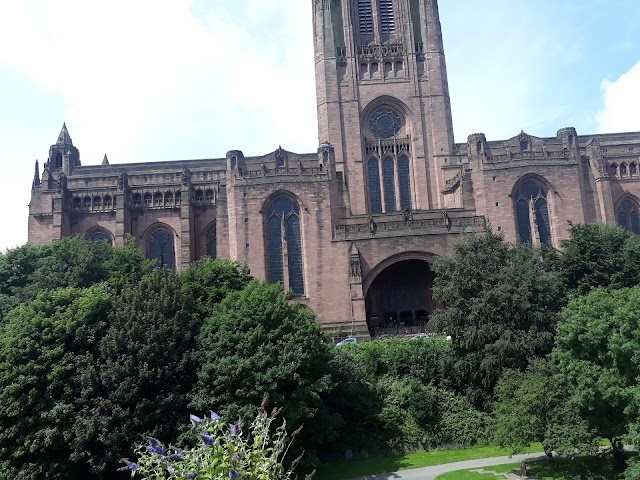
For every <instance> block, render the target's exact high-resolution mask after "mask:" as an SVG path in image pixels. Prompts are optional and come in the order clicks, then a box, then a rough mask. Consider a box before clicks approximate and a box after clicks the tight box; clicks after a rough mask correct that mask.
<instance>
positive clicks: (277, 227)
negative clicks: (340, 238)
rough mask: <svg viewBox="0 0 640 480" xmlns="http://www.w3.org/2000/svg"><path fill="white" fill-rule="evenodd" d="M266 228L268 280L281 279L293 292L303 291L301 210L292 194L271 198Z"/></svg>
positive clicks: (273, 281)
mask: <svg viewBox="0 0 640 480" xmlns="http://www.w3.org/2000/svg"><path fill="white" fill-rule="evenodd" d="M266 231H267V239H266V240H267V269H268V271H267V277H268V279H269V282H270V283H281V284H283V285H284V287H285V288H288V289H291V290H293V292H294V293H295V294H296V295H304V271H303V263H302V236H301V228H300V212H299V209H298V205H297V204H296V203H295V202H294V201H293V200H292V199H291V198H289V197H287V196H280V197H278V198H277V199H276V200H275V201H274V202H273V204H272V206H271V209H270V210H269V213H268V215H267V228H266ZM285 264H286V265H285ZM285 271H286V273H287V276H286V278H285Z"/></svg>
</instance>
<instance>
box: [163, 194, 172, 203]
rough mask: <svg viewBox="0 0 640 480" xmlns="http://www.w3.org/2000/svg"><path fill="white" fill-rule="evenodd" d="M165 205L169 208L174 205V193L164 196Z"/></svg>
mask: <svg viewBox="0 0 640 480" xmlns="http://www.w3.org/2000/svg"><path fill="white" fill-rule="evenodd" d="M164 204H165V205H167V206H171V205H173V193H171V192H167V193H165V195H164Z"/></svg>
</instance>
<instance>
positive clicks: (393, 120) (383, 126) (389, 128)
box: [369, 107, 402, 140]
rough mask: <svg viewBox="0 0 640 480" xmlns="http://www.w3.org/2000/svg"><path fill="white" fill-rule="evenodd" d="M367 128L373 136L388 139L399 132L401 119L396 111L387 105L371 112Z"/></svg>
mask: <svg viewBox="0 0 640 480" xmlns="http://www.w3.org/2000/svg"><path fill="white" fill-rule="evenodd" d="M369 128H370V129H371V133H373V136H374V137H375V138H379V139H381V140H388V139H390V138H393V137H395V136H397V135H398V133H400V130H401V128H402V119H401V117H400V114H399V113H398V112H396V111H395V110H393V109H391V108H389V107H382V108H378V109H377V110H376V111H374V112H373V114H371V118H370V119H369Z"/></svg>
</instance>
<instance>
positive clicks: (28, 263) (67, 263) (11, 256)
mask: <svg viewBox="0 0 640 480" xmlns="http://www.w3.org/2000/svg"><path fill="white" fill-rule="evenodd" d="M148 265H149V264H148V262H145V261H144V260H143V257H142V255H141V253H140V250H139V249H138V248H137V247H136V246H135V242H134V240H133V238H131V237H129V238H128V239H127V241H126V243H125V246H124V247H122V248H114V247H112V246H111V245H109V244H108V243H107V242H105V241H91V240H86V239H84V238H82V237H65V238H63V239H62V240H58V241H55V242H53V243H51V244H48V245H37V246H34V245H23V246H21V247H18V248H15V249H12V250H9V251H8V252H7V253H6V254H5V255H1V256H0V315H4V314H6V313H7V312H8V311H9V310H11V309H12V308H14V307H15V306H17V305H19V304H20V303H22V302H26V301H30V300H33V299H34V298H36V296H37V295H38V294H39V293H40V292H43V291H46V290H55V289H57V288H67V287H72V288H86V287H89V286H91V285H95V284H97V283H100V282H104V281H107V282H109V284H110V285H111V286H113V287H114V288H115V289H116V290H117V289H120V288H123V287H124V286H125V285H127V284H129V283H132V282H135V281H137V280H138V279H139V278H140V277H141V276H142V275H143V274H144V272H145V271H148V269H149V266H148Z"/></svg>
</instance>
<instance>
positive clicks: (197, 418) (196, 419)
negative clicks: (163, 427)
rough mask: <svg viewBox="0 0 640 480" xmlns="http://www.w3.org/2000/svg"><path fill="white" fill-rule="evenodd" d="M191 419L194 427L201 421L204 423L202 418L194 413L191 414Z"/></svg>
mask: <svg viewBox="0 0 640 480" xmlns="http://www.w3.org/2000/svg"><path fill="white" fill-rule="evenodd" d="M189 420H191V425H193V426H194V427H195V426H196V425H198V424H199V423H202V419H201V418H200V417H198V416H196V415H194V414H193V413H192V414H191V415H189Z"/></svg>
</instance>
